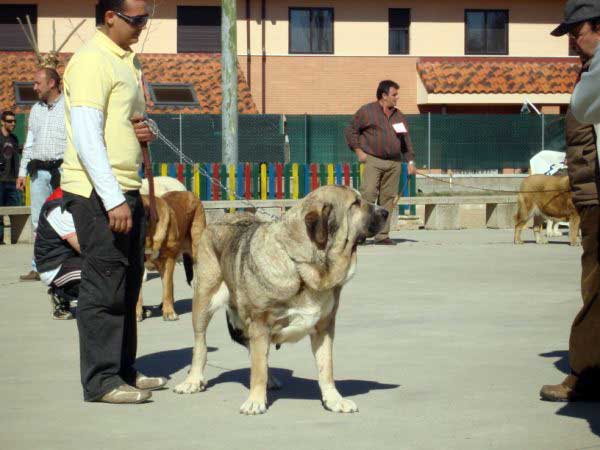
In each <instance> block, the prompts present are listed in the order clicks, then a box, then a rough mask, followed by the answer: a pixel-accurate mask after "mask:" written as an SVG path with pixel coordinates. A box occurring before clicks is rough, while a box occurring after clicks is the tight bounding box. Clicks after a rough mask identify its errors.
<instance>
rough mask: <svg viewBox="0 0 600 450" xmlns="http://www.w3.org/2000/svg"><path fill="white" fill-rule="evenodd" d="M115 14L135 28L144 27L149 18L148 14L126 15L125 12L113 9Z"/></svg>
mask: <svg viewBox="0 0 600 450" xmlns="http://www.w3.org/2000/svg"><path fill="white" fill-rule="evenodd" d="M115 14H116V15H117V16H119V17H120V18H121V19H123V20H124V21H125V22H127V23H128V24H129V25H131V26H134V27H136V28H142V27H145V26H146V24H147V23H148V19H150V15H149V14H143V15H141V16H128V15H127V14H123V13H120V12H117V11H115Z"/></svg>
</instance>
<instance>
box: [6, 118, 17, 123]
mask: <svg viewBox="0 0 600 450" xmlns="http://www.w3.org/2000/svg"><path fill="white" fill-rule="evenodd" d="M3 122H6V123H16V122H17V121H16V120H15V119H12V120H11V119H4V120H3Z"/></svg>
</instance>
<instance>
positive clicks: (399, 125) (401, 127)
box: [392, 122, 408, 133]
mask: <svg viewBox="0 0 600 450" xmlns="http://www.w3.org/2000/svg"><path fill="white" fill-rule="evenodd" d="M392 126H393V127H394V131H395V132H396V133H407V132H408V131H407V130H406V127H405V126H404V124H403V123H402V122H400V123H395V124H393V125H392Z"/></svg>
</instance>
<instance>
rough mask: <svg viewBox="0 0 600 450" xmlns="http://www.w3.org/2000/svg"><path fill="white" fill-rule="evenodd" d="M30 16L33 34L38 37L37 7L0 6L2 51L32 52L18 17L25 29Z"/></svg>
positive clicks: (0, 42)
mask: <svg viewBox="0 0 600 450" xmlns="http://www.w3.org/2000/svg"><path fill="white" fill-rule="evenodd" d="M27 15H29V18H30V19H31V24H32V25H33V32H34V34H35V35H36V36H37V6H36V5H0V50H5V51H31V50H32V49H31V45H29V42H28V41H27V37H26V36H25V33H23V30H22V29H21V26H20V25H19V22H17V17H19V18H20V19H21V20H22V21H23V24H24V25H25V27H27V21H26V20H27V19H26V18H25V17H26V16H27Z"/></svg>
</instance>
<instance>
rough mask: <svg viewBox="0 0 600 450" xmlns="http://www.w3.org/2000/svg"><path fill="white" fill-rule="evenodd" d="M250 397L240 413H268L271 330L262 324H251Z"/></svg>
mask: <svg viewBox="0 0 600 450" xmlns="http://www.w3.org/2000/svg"><path fill="white" fill-rule="evenodd" d="M248 334H249V337H250V361H251V367H250V395H249V396H248V400H246V401H245V402H244V404H243V405H242V406H240V413H242V414H247V415H255V414H264V413H266V412H267V381H268V378H269V367H268V357H269V342H270V336H269V329H268V328H267V326H266V325H265V324H263V323H260V322H252V323H251V324H250V327H249V330H248Z"/></svg>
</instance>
